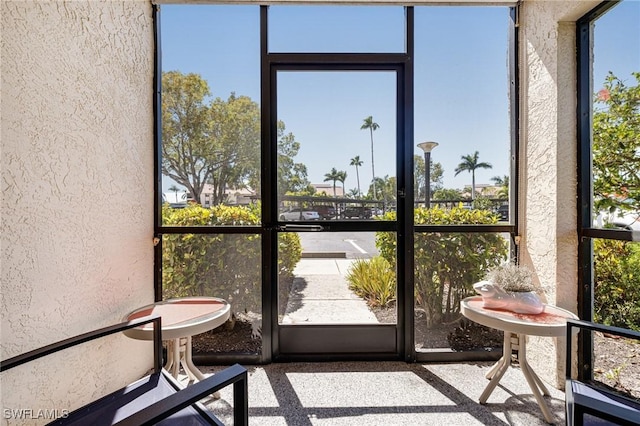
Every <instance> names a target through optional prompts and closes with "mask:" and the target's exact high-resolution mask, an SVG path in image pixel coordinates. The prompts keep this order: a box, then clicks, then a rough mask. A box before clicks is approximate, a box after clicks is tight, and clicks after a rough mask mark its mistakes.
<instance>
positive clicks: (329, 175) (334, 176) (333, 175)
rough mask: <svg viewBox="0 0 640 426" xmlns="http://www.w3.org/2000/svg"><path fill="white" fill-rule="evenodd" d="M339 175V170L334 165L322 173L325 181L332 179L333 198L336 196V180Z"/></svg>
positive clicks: (338, 178)
mask: <svg viewBox="0 0 640 426" xmlns="http://www.w3.org/2000/svg"><path fill="white" fill-rule="evenodd" d="M340 177H341V176H340V172H338V171H337V170H336V168H335V167H333V168H332V169H331V171H330V172H329V173H325V175H324V181H325V182H328V181H333V198H336V181H339V180H340Z"/></svg>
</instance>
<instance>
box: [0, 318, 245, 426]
mask: <svg viewBox="0 0 640 426" xmlns="http://www.w3.org/2000/svg"><path fill="white" fill-rule="evenodd" d="M148 323H153V353H154V369H153V373H152V374H150V375H149V376H147V377H146V378H143V379H141V380H142V381H143V382H144V383H143V385H142V386H141V385H139V384H138V383H139V382H140V380H139V381H138V382H136V384H138V385H137V386H138V387H137V388H136V389H134V390H133V391H130V389H129V386H128V387H125V388H123V389H121V390H119V391H116V392H114V393H112V394H109V395H107V396H104V397H102V398H100V399H99V400H97V401H94V402H91V403H89V404H87V405H85V406H84V407H81V408H79V409H77V410H74V411H73V412H71V413H69V415H68V416H67V417H65V418H60V419H57V420H56V421H54V422H53V423H52V424H74V423H75V424H86V422H83V419H86V416H92V415H93V416H96V413H98V412H99V413H100V417H101V418H102V419H103V420H104V419H107V420H108V419H110V418H111V419H113V418H114V417H113V415H111V413H115V412H116V410H117V409H118V408H119V407H121V406H122V405H123V404H125V403H127V402H128V401H131V399H132V398H133V397H135V395H136V393H137V392H143V391H144V392H146V391H149V387H150V386H151V387H153V386H154V385H157V384H158V383H160V382H162V384H163V386H164V389H163V391H164V392H167V388H168V389H170V394H169V395H168V396H165V397H164V398H163V399H160V400H157V402H154V403H151V404H149V405H147V406H145V407H141V409H140V410H137V411H135V412H133V413H131V414H130V415H129V416H128V417H126V418H124V419H121V420H119V421H116V422H114V423H113V424H118V425H130V426H138V425H151V424H156V423H157V422H160V421H162V420H163V419H166V418H167V417H169V416H171V415H174V414H176V413H178V412H183V411H182V410H189V411H190V412H189V415H190V416H191V418H192V419H193V416H197V417H198V422H200V423H202V424H213V425H223V423H222V422H221V421H220V420H219V419H218V418H217V417H215V416H214V415H213V414H212V413H211V412H210V411H209V410H207V409H206V408H205V407H204V406H203V405H202V404H200V403H199V402H198V401H199V400H201V399H203V398H204V397H206V396H207V395H211V394H213V393H214V392H217V391H218V390H220V389H222V388H225V387H227V386H229V385H231V384H233V402H234V404H233V405H234V407H233V419H234V425H247V424H248V383H247V380H248V376H247V370H246V369H245V368H244V367H242V366H240V365H238V364H235V365H233V366H231V367H228V368H226V369H224V370H222V371H220V372H217V373H216V374H214V375H212V376H210V377H207V378H206V379H205V380H202V381H200V382H197V383H194V384H193V385H190V386H187V387H184V388H183V387H182V386H180V385H179V384H178V383H177V381H176V380H175V379H174V378H173V377H172V376H171V375H170V374H169V373H168V372H167V371H166V370H164V369H163V368H162V327H161V319H160V317H159V316H157V315H156V316H148V317H144V318H140V319H136V320H133V321H128V322H123V323H120V324H116V325H112V326H109V327H104V328H101V329H98V330H94V331H90V332H88V333H84V334H81V335H79V336H75V337H70V338H68V339H65V340H62V341H60V342H56V343H52V344H50V345H47V346H45V347H42V348H39V349H35V350H32V351H30V352H27V353H24V354H21V355H18V356H15V357H13V358H9V359H7V360H3V361H1V362H0V372H2V371H5V370H9V369H11V368H14V367H17V366H19V365H22V364H25V363H28V362H30V361H33V360H36V359H38V358H41V357H44V356H46V355H50V354H52V353H54V352H58V351H61V350H64V349H67V348H70V347H72V346H76V345H79V344H82V343H85V342H89V341H91V340H95V339H98V338H101V337H105V336H108V335H111V334H115V333H119V332H122V331H124V330H128V329H130V328H134V327H138V326H140V325H144V324H148ZM130 386H133V385H130ZM141 389H142V390H141ZM125 390H127V391H128V392H129V393H126V392H123V391H125ZM150 391H151V392H153V391H154V389H153V388H151V390H150ZM132 395H134V396H133V397H132ZM123 396H124V398H123ZM123 399H125V400H127V399H128V401H122V400H123ZM194 410H195V411H194ZM103 413H110V414H109V415H106V416H105V415H103ZM109 424H111V423H109Z"/></svg>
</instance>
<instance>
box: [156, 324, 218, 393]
mask: <svg viewBox="0 0 640 426" xmlns="http://www.w3.org/2000/svg"><path fill="white" fill-rule="evenodd" d="M180 365H182V369H183V370H184V372H185V374H186V375H187V377H188V378H189V382H195V381H196V380H204V379H205V378H206V376H205V375H204V374H202V372H201V371H200V370H198V367H196V366H195V365H194V364H193V359H192V346H191V336H187V337H182V338H180V339H173V340H167V363H166V364H165V366H164V368H165V369H166V370H167V371H169V372H170V373H171V375H172V376H173V377H174V378H175V379H177V378H178V373H179V372H180ZM213 397H214V398H216V399H218V398H220V393H219V392H216V393H214V394H213Z"/></svg>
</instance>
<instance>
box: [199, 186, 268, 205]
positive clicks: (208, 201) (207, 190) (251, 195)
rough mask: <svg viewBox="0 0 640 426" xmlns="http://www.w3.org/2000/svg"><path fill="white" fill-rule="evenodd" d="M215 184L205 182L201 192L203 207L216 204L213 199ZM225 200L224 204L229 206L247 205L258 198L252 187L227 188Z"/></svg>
mask: <svg viewBox="0 0 640 426" xmlns="http://www.w3.org/2000/svg"><path fill="white" fill-rule="evenodd" d="M213 194H214V192H213V185H210V184H205V185H204V188H203V189H202V193H201V194H200V202H201V203H202V206H203V207H212V206H213V205H214V203H213V200H214V197H213ZM224 194H225V200H224V204H226V205H228V206H246V205H249V204H251V203H252V202H254V201H255V199H256V193H255V191H253V190H252V189H250V188H239V189H235V188H227V189H226V190H225V191H224Z"/></svg>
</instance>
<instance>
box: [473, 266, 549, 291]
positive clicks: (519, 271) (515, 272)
mask: <svg viewBox="0 0 640 426" xmlns="http://www.w3.org/2000/svg"><path fill="white" fill-rule="evenodd" d="M485 279H486V280H487V281H491V282H492V283H494V284H495V285H498V286H500V287H501V288H502V289H503V290H504V291H508V292H512V293H523V292H529V291H533V292H536V291H538V288H537V287H536V286H535V285H534V284H533V272H532V271H531V269H529V268H528V267H526V266H521V265H516V264H515V263H512V262H508V263H504V264H502V265H500V266H497V267H496V268H494V269H492V270H490V271H489V272H488V273H487V276H486V278H485Z"/></svg>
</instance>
